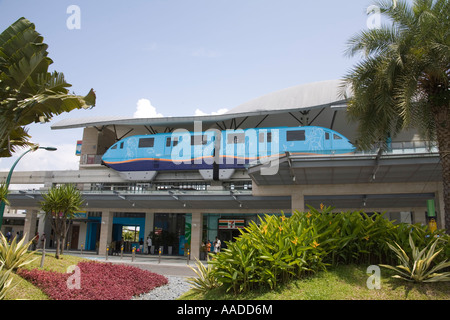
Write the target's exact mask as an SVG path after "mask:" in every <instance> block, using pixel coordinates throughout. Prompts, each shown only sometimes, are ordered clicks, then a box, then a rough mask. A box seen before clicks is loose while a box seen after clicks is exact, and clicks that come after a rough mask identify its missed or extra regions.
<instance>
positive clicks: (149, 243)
mask: <svg viewBox="0 0 450 320" xmlns="http://www.w3.org/2000/svg"><path fill="white" fill-rule="evenodd" d="M151 249H152V238H150V237H147V254H150V251H151Z"/></svg>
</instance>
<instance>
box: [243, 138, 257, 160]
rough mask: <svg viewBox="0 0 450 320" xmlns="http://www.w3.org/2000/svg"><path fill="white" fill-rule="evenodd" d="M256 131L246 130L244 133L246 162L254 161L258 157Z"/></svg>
mask: <svg viewBox="0 0 450 320" xmlns="http://www.w3.org/2000/svg"><path fill="white" fill-rule="evenodd" d="M257 134H258V132H257V131H256V130H247V131H246V133H245V149H244V153H245V158H246V161H245V162H246V163H251V162H255V161H256V160H257V157H258V140H259V137H258V136H257Z"/></svg>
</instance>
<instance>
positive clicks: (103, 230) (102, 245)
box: [98, 211, 114, 255]
mask: <svg viewBox="0 0 450 320" xmlns="http://www.w3.org/2000/svg"><path fill="white" fill-rule="evenodd" d="M113 218H114V213H113V212H111V211H103V212H102V223H101V226H100V240H99V245H98V254H99V255H106V248H107V246H108V245H109V244H110V243H111V240H112V228H113Z"/></svg>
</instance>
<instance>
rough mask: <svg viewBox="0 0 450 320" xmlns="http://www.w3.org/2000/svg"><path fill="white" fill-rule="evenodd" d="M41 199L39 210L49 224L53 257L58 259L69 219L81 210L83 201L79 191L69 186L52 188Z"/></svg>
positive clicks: (67, 229) (68, 225)
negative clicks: (52, 240) (52, 233)
mask: <svg viewBox="0 0 450 320" xmlns="http://www.w3.org/2000/svg"><path fill="white" fill-rule="evenodd" d="M42 197H43V198H44V201H42V202H41V210H43V211H44V212H45V214H46V216H47V217H48V218H49V220H50V222H51V226H52V229H53V231H54V235H55V240H56V254H55V257H56V258H57V259H59V256H60V254H61V252H62V251H63V248H64V243H65V240H66V236H67V232H68V231H69V227H70V225H71V224H70V222H71V219H73V218H74V217H75V216H76V213H77V212H79V211H80V210H81V206H82V204H83V199H82V196H81V193H80V191H78V190H77V188H76V187H75V186H74V185H71V184H69V185H61V186H57V187H52V188H51V189H50V190H49V191H48V193H47V194H45V193H43V194H42Z"/></svg>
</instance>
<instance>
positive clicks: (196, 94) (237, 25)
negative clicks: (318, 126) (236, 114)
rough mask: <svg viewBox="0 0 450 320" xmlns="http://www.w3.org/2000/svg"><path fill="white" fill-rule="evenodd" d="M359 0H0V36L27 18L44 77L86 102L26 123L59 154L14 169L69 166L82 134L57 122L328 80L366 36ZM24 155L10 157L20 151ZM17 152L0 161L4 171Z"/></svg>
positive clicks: (225, 102) (210, 106)
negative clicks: (358, 36)
mask: <svg viewBox="0 0 450 320" xmlns="http://www.w3.org/2000/svg"><path fill="white" fill-rule="evenodd" d="M371 4H372V1H370V0H345V1H336V0H323V1H318V0H316V1H303V0H132V1H116V0H95V1H92V0H91V1H88V0H70V1H66V0H39V1H37V0H0V32H2V31H3V30H5V29H6V28H7V27H8V26H9V25H11V24H12V23H13V22H14V21H16V20H17V19H18V18H20V17H25V18H27V19H29V20H30V21H31V22H33V23H34V24H35V25H36V30H37V31H38V32H39V33H40V34H41V35H42V36H43V37H44V42H45V43H47V44H48V45H49V48H48V52H49V57H50V58H51V59H52V60H53V62H54V63H53V64H52V65H51V66H50V71H53V70H56V71H58V72H62V73H64V75H65V78H66V81H67V82H68V83H70V84H72V88H71V91H73V92H74V93H76V94H78V95H86V94H87V93H88V92H89V90H90V89H91V88H93V89H94V90H95V92H96V95H97V103H96V106H95V107H94V108H92V109H90V110H75V111H72V112H70V113H65V114H62V115H60V116H57V117H54V118H53V120H52V121H51V122H50V123H48V124H31V125H29V126H28V129H29V133H30V134H31V136H32V139H31V141H32V142H35V143H38V144H39V145H41V146H53V147H57V148H58V151H55V152H51V153H50V152H47V151H44V150H38V151H36V152H33V153H30V154H27V155H26V156H25V157H24V158H23V159H22V160H21V161H20V162H19V164H18V165H17V167H16V169H15V171H28V170H76V169H77V168H78V161H79V157H77V156H76V155H75V148H76V141H77V140H81V139H82V134H83V130H82V129H66V130H51V128H50V127H51V125H52V124H55V123H57V122H58V121H60V120H62V119H66V118H81V117H95V116H105V115H108V116H123V117H130V118H131V117H161V116H185V115H205V114H218V113H223V112H226V111H227V110H231V109H233V108H234V107H236V106H238V105H240V104H242V103H244V102H247V101H249V100H252V99H254V98H257V97H260V96H262V95H264V94H267V93H270V92H274V91H277V90H281V89H284V88H288V87H291V86H296V85H299V84H304V83H310V82H316V81H325V80H332V79H339V78H341V77H343V76H344V75H345V74H346V73H347V72H348V71H349V70H350V69H351V67H352V66H353V65H354V64H355V63H356V62H357V58H349V57H348V56H346V55H345V54H344V52H345V49H346V43H347V41H348V39H349V38H350V37H351V36H352V35H354V34H355V33H357V32H358V31H360V30H362V29H366V28H367V23H368V19H369V17H368V15H367V8H368V7H369V6H370V5H371ZM24 151H25V150H21V151H19V152H18V155H20V154H22V153H23V152H24ZM16 159H17V155H15V156H14V157H12V158H7V159H5V158H3V159H0V171H9V168H10V167H11V165H12V163H13V162H14V161H15V160H16Z"/></svg>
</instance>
